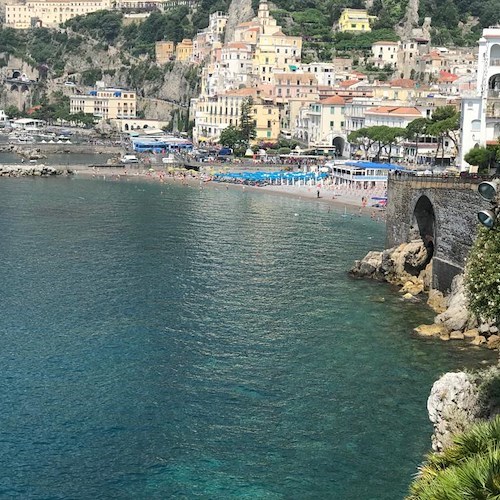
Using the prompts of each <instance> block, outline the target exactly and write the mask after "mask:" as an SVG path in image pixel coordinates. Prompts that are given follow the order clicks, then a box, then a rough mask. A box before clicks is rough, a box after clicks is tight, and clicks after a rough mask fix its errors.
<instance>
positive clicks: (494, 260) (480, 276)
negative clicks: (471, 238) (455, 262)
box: [465, 226, 500, 320]
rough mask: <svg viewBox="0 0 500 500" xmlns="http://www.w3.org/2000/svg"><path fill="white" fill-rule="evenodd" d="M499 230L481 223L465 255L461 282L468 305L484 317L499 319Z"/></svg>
mask: <svg viewBox="0 0 500 500" xmlns="http://www.w3.org/2000/svg"><path fill="white" fill-rule="evenodd" d="M498 255H500V231H498V230H489V229H486V228H485V227H483V226H481V227H480V228H479V230H478V234H477V238H476V241H475V242H474V246H473V247H472V250H471V252H470V254H469V258H468V261H467V266H466V269H465V285H466V289H467V297H468V300H469V307H470V309H471V311H473V312H474V313H475V314H476V316H477V317H478V318H480V319H484V320H498V318H500V260H499V259H498Z"/></svg>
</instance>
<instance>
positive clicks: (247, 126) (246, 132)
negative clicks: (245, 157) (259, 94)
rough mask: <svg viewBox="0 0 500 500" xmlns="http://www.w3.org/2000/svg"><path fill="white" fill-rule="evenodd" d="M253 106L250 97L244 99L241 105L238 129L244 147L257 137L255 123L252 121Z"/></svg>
mask: <svg viewBox="0 0 500 500" xmlns="http://www.w3.org/2000/svg"><path fill="white" fill-rule="evenodd" d="M253 105H254V102H253V99H252V98H251V97H248V98H246V99H244V100H243V102H242V104H241V111H240V126H239V129H240V133H241V137H242V139H243V141H244V142H245V145H246V146H248V144H249V143H250V141H251V140H252V139H255V137H256V136H257V128H256V123H255V120H254V119H253Z"/></svg>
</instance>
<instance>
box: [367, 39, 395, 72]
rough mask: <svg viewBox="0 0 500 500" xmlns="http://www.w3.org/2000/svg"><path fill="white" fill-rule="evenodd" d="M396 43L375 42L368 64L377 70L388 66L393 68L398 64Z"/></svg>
mask: <svg viewBox="0 0 500 500" xmlns="http://www.w3.org/2000/svg"><path fill="white" fill-rule="evenodd" d="M398 50H399V43H398V42H384V41H380V42H375V43H374V44H372V57H371V59H370V62H371V63H372V64H373V65H374V66H376V67H377V68H383V67H384V66H390V67H391V68H395V67H396V65H397V62H398Z"/></svg>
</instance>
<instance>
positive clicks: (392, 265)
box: [349, 239, 500, 349]
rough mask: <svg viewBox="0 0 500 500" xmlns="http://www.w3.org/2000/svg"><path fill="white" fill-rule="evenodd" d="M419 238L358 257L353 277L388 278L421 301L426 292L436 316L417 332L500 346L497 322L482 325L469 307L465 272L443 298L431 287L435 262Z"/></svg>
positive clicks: (407, 297)
mask: <svg viewBox="0 0 500 500" xmlns="http://www.w3.org/2000/svg"><path fill="white" fill-rule="evenodd" d="M430 257H431V256H430V255H428V251H427V248H426V246H425V244H424V243H423V242H422V240H420V239H416V240H413V241H411V242H409V243H403V244H401V245H399V246H398V247H394V248H389V249H387V250H384V251H383V252H369V253H368V254H367V255H366V256H365V257H364V258H363V259H361V260H357V261H355V263H354V266H353V268H352V269H351V270H350V271H349V273H350V274H351V276H354V277H359V278H371V279H376V280H380V281H386V282H388V283H391V284H393V285H396V286H399V287H400V292H401V294H402V297H403V299H405V300H410V301H418V300H421V299H422V298H423V297H424V294H425V293H427V294H428V297H427V305H429V307H431V308H432V309H433V310H434V311H435V312H436V313H437V316H436V317H435V319H434V323H433V324H430V325H420V326H417V327H416V328H415V330H414V331H415V332H416V333H418V334H419V335H422V336H425V337H438V338H440V339H441V340H465V341H467V342H470V343H471V344H472V345H476V346H479V345H485V346H486V347H488V348H489V349H499V348H500V334H499V330H498V327H497V325H496V324H495V322H489V323H482V324H479V323H478V321H477V319H476V317H475V315H474V314H473V313H472V312H471V311H470V310H469V309H468V306H467V296H466V293H465V285H464V278H463V275H457V276H455V278H454V279H453V282H452V286H451V290H450V293H449V295H448V296H447V297H444V296H443V294H442V293H441V292H439V291H438V290H433V289H432V288H431V279H430V277H431V275H432V261H430Z"/></svg>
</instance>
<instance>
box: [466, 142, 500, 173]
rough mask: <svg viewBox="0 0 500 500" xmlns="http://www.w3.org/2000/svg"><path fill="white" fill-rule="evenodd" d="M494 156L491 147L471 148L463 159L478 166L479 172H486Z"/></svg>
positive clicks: (494, 153) (494, 151)
mask: <svg viewBox="0 0 500 500" xmlns="http://www.w3.org/2000/svg"><path fill="white" fill-rule="evenodd" d="M495 158H496V150H494V149H492V148H483V147H478V148H473V149H471V150H470V151H469V152H468V153H467V154H466V155H465V156H464V160H465V161H466V162H467V163H469V164H470V165H474V166H477V167H478V172H479V173H480V174H487V173H488V171H489V169H490V168H491V167H492V166H493V164H494V161H495Z"/></svg>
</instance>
